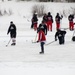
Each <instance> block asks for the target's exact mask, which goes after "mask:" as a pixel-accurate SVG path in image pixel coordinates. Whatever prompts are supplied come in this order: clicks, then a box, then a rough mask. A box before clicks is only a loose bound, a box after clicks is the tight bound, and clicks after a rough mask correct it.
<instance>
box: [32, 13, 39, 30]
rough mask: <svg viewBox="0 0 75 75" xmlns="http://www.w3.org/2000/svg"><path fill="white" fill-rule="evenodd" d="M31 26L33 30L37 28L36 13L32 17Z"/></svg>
mask: <svg viewBox="0 0 75 75" xmlns="http://www.w3.org/2000/svg"><path fill="white" fill-rule="evenodd" d="M31 21H32V25H33V26H32V27H33V28H34V30H37V24H38V18H37V14H36V13H35V14H34V15H33V17H32V20H31Z"/></svg>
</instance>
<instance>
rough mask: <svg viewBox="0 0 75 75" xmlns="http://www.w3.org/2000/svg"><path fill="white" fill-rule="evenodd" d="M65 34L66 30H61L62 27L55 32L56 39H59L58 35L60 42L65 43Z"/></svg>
mask: <svg viewBox="0 0 75 75" xmlns="http://www.w3.org/2000/svg"><path fill="white" fill-rule="evenodd" d="M65 34H66V31H61V30H60V29H58V30H57V32H56V33H55V41H57V37H58V40H59V44H60V45H61V44H64V43H65V39H64V37H65Z"/></svg>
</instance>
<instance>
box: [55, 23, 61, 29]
mask: <svg viewBox="0 0 75 75" xmlns="http://www.w3.org/2000/svg"><path fill="white" fill-rule="evenodd" d="M57 29H60V23H57V22H56V30H57Z"/></svg>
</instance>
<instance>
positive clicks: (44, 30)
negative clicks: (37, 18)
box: [37, 24, 47, 35]
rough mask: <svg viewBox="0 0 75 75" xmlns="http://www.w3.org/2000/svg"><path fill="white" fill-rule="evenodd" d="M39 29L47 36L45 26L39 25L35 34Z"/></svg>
mask: <svg viewBox="0 0 75 75" xmlns="http://www.w3.org/2000/svg"><path fill="white" fill-rule="evenodd" d="M40 28H41V30H42V31H43V32H44V33H45V35H47V26H46V25H45V24H39V27H38V29H37V32H38V31H39V29H40Z"/></svg>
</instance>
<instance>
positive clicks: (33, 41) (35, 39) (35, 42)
mask: <svg viewBox="0 0 75 75" xmlns="http://www.w3.org/2000/svg"><path fill="white" fill-rule="evenodd" d="M36 39H37V34H36V36H35V39H34V41H33V40H32V43H37V42H36Z"/></svg>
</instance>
